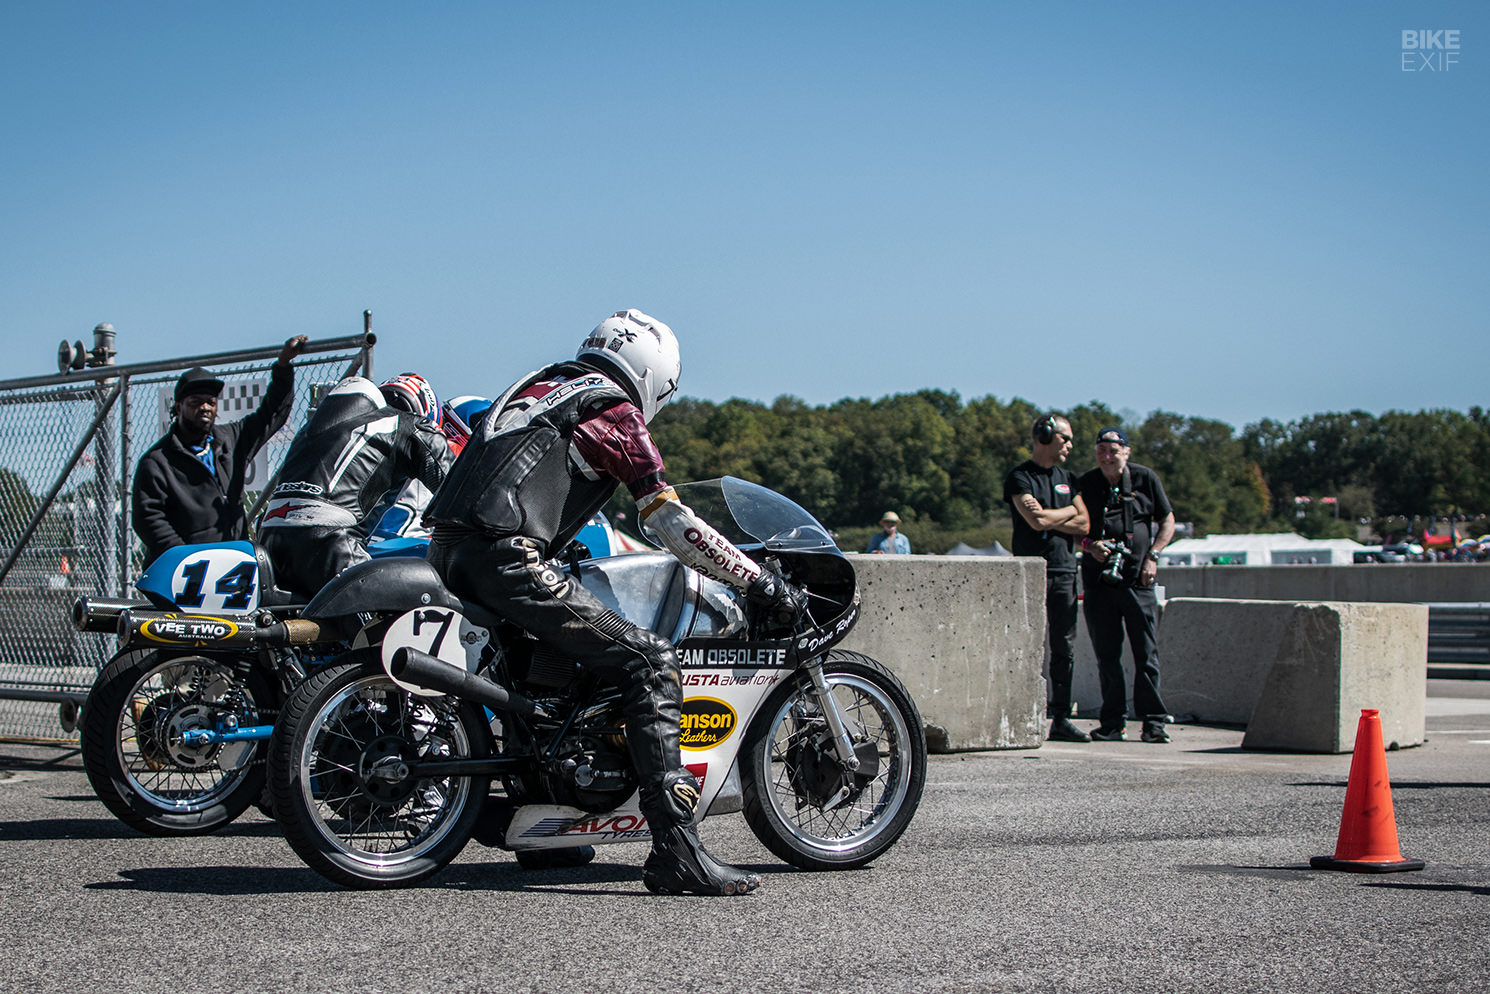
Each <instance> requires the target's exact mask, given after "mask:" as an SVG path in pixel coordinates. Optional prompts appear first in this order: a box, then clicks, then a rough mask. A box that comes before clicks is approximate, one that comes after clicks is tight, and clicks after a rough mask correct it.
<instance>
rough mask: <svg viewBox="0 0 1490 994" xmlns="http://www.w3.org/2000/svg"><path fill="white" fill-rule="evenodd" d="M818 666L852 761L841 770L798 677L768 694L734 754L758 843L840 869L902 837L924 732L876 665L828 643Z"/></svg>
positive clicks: (919, 772) (801, 861)
mask: <svg viewBox="0 0 1490 994" xmlns="http://www.w3.org/2000/svg"><path fill="white" fill-rule="evenodd" d="M823 675H824V678H825V679H826V680H827V683H828V687H829V690H830V691H831V693H832V695H833V699H834V700H835V701H836V702H837V704H838V709H839V711H840V713H841V714H842V715H843V720H844V724H845V726H846V728H847V731H848V734H849V737H850V739H851V740H852V742H853V747H854V753H855V756H856V758H857V759H858V761H859V767H858V769H857V770H855V771H853V772H846V771H844V769H843V766H842V764H840V763H839V761H838V757H837V753H836V752H835V750H834V747H833V736H832V733H831V732H829V730H828V723H827V720H826V719H825V717H824V716H823V712H822V709H821V708H820V707H819V706H818V702H817V700H816V698H815V697H814V696H813V694H812V693H811V685H810V684H809V683H808V682H807V681H806V679H805V678H799V679H796V680H793V681H791V682H789V683H787V684H785V685H784V686H782V687H781V688H779V689H778V690H776V691H775V692H773V693H772V695H771V697H770V698H768V699H767V701H766V705H765V707H764V708H762V710H761V712H760V714H758V715H757V716H756V719H755V721H754V722H753V723H752V724H751V728H750V732H749V735H748V737H747V739H746V742H745V746H744V750H743V753H742V756H741V785H742V788H743V791H744V813H745V820H746V822H747V823H749V825H750V828H751V830H752V831H753V832H754V833H755V835H756V838H758V839H760V840H761V842H762V844H764V845H765V846H766V848H768V849H770V850H771V851H772V852H773V853H775V854H776V855H777V856H779V857H781V858H782V859H784V860H786V861H787V862H788V863H791V864H792V865H794V866H799V867H801V868H802V869H804V870H846V869H852V868H854V867H858V866H863V865H864V864H866V863H868V862H870V861H871V860H873V859H875V858H876V857H877V856H879V855H880V854H881V853H883V852H884V851H885V850H886V849H889V848H890V846H892V845H893V844H894V843H895V840H896V839H898V838H900V835H901V833H902V832H904V831H905V829H906V826H907V825H909V824H910V822H911V818H912V817H913V816H914V815H915V813H916V806H917V805H918V804H920V802H921V791H922V789H923V788H924V786H925V781H926V736H925V732H924V729H923V727H922V724H921V715H920V712H918V711H917V710H916V705H915V702H914V701H912V700H911V697H910V694H909V693H907V692H906V689H905V687H904V685H902V684H901V682H900V681H899V680H898V679H896V677H895V676H894V674H892V673H891V672H890V671H889V670H888V669H886V668H885V667H884V666H883V665H881V664H880V663H878V662H876V661H875V660H873V659H870V658H869V657H868V656H863V655H860V654H858V653H854V652H844V651H841V650H834V651H832V652H830V653H828V656H827V658H826V660H825V661H824V663H823Z"/></svg>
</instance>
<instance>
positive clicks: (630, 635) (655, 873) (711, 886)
mask: <svg viewBox="0 0 1490 994" xmlns="http://www.w3.org/2000/svg"><path fill="white" fill-rule="evenodd" d="M617 641H618V642H619V643H620V644H621V645H624V646H626V647H627V648H630V649H632V650H633V651H635V652H637V656H636V657H635V658H634V660H632V661H631V662H629V663H628V664H627V665H626V666H625V667H624V668H623V671H622V673H621V677H622V680H621V702H622V709H623V710H624V711H625V713H626V747H627V751H628V752H630V753H631V760H632V762H633V763H634V764H635V765H636V772H637V776H638V778H639V779H640V780H641V792H640V798H639V800H640V806H641V812H642V814H643V815H645V816H646V818H647V824H648V825H649V826H650V827H651V829H652V852H651V855H649V856H648V857H647V862H646V864H645V865H644V866H643V867H642V882H643V883H644V884H646V885H647V889H648V890H650V891H652V892H653V893H654V894H683V893H687V894H720V895H725V894H747V893H749V892H750V891H752V890H754V889H755V888H757V887H759V886H760V883H761V878H760V876H759V875H757V874H754V873H749V872H746V871H745V870H741V869H738V868H737V867H733V866H728V865H726V864H724V863H720V862H718V861H717V860H715V859H714V858H712V857H711V856H710V855H709V854H708V853H707V852H706V851H705V850H704V847H703V845H702V844H700V843H699V841H698V832H697V830H696V828H695V826H694V821H695V809H696V808H697V807H698V801H699V785H698V781H697V780H695V779H694V778H693V775H692V774H691V773H689V772H688V771H687V770H686V769H684V768H683V759H682V753H681V751H680V749H679V747H678V723H679V719H680V715H681V713H682V709H683V685H682V675H681V673H680V671H679V669H678V656H677V653H676V652H674V650H673V647H672V645H671V644H670V643H668V642H667V641H666V640H665V639H663V638H661V637H660V636H658V635H656V634H655V633H653V632H650V631H648V630H646V629H645V628H634V629H632V630H630V631H628V632H626V633H625V634H624V635H622V636H621V637H620V638H619V639H617Z"/></svg>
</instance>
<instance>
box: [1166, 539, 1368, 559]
mask: <svg viewBox="0 0 1490 994" xmlns="http://www.w3.org/2000/svg"><path fill="white" fill-rule="evenodd" d="M1363 548H1365V546H1363V545H1361V543H1359V542H1354V541H1351V540H1350V539H1348V538H1330V539H1310V538H1304V537H1303V536H1302V535H1295V534H1294V533H1293V532H1281V533H1277V534H1266V535H1208V536H1206V537H1205V538H1184V539H1180V540H1179V541H1178V542H1173V543H1171V544H1170V545H1169V546H1168V547H1166V548H1165V550H1164V551H1163V552H1162V553H1160V554H1159V559H1160V560H1161V561H1162V562H1163V563H1165V564H1167V565H1170V566H1207V565H1217V566H1221V565H1230V566H1279V565H1301V564H1303V565H1307V564H1309V563H1318V564H1325V565H1329V564H1335V563H1350V562H1352V561H1354V553H1355V551H1356V550H1357V549H1363Z"/></svg>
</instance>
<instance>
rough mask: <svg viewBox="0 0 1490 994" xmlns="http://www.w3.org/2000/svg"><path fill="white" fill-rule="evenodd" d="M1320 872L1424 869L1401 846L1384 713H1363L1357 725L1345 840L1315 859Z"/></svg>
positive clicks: (1343, 829)
mask: <svg viewBox="0 0 1490 994" xmlns="http://www.w3.org/2000/svg"><path fill="white" fill-rule="evenodd" d="M1309 865H1310V866H1312V867H1314V869H1316V870H1351V871H1354V872H1356V873H1391V872H1393V871H1394V870H1421V869H1422V868H1423V861H1422V860H1420V859H1404V858H1403V857H1402V851H1401V850H1400V849H1398V848H1397V820H1396V817H1395V816H1394V815H1393V814H1392V784H1391V782H1390V781H1389V780H1388V779H1387V753H1386V749H1385V748H1384V747H1383V746H1382V744H1381V713H1380V712H1379V711H1377V710H1376V709H1375V708H1364V709H1363V710H1362V711H1361V723H1360V725H1358V726H1357V727H1356V733H1355V752H1354V753H1353V754H1352V755H1351V758H1350V781H1349V782H1348V783H1347V784H1346V785H1345V812H1344V813H1343V814H1342V815H1341V816H1340V838H1339V839H1338V840H1337V841H1336V842H1335V855H1334V856H1333V857H1331V856H1315V857H1314V858H1313V859H1311V860H1309Z"/></svg>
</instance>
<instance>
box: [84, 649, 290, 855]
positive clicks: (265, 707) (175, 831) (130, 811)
mask: <svg viewBox="0 0 1490 994" xmlns="http://www.w3.org/2000/svg"><path fill="white" fill-rule="evenodd" d="M274 702H275V691H274V682H273V680H272V679H271V677H270V676H269V675H268V674H267V673H265V672H264V671H263V668H262V667H261V666H259V665H258V664H257V661H256V660H244V661H236V663H235V661H228V660H223V659H211V658H207V657H205V656H196V655H189V654H183V653H180V652H179V651H178V652H175V653H173V652H171V651H169V650H158V651H153V652H141V651H129V652H124V653H121V654H120V655H119V656H117V657H115V658H114V659H113V660H112V661H111V662H110V663H109V664H108V665H107V666H105V667H104V668H103V670H101V671H100V672H99V674H98V679H97V680H96V681H94V684H93V689H92V690H91V691H89V693H88V699H87V701H86V702H85V703H84V705H83V716H82V736H81V738H82V748H83V766H84V769H85V770H86V771H87V773H88V781H89V783H91V784H92V785H93V790H94V792H95V793H96V794H97V795H98V798H99V800H101V801H103V803H104V805H105V806H106V807H107V808H108V809H109V810H110V811H111V812H113V814H114V815H115V816H116V817H117V818H118V819H119V820H120V821H122V822H124V823H125V824H126V825H129V826H130V827H132V828H136V829H139V830H140V831H142V832H145V833H148V834H150V835H199V834H202V833H205V832H212V831H215V830H216V829H218V828H221V827H222V826H223V825H226V824H228V823H229V822H231V821H232V820H233V819H234V818H237V817H238V816H239V815H240V814H242V813H243V812H244V811H245V810H246V809H247V808H248V806H249V805H250V804H253V803H254V802H256V801H257V800H258V799H259V796H260V794H261V793H262V792H263V789H264V746H265V743H263V742H259V741H248V742H228V743H217V744H211V745H207V744H201V743H199V742H197V741H195V740H194V738H193V733H196V732H203V731H214V730H217V729H227V728H233V727H238V728H242V727H247V726H251V725H260V724H267V723H269V722H271V721H272V720H273V709H274Z"/></svg>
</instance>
